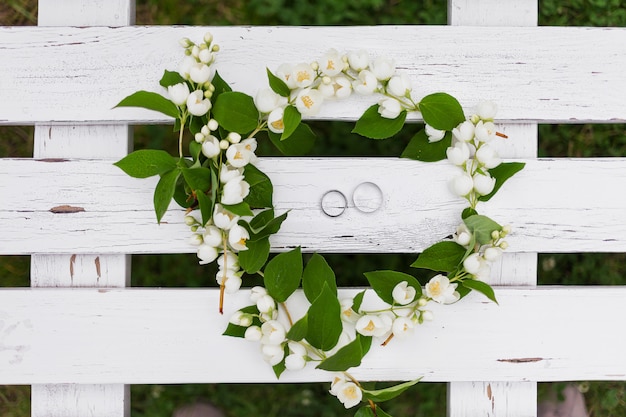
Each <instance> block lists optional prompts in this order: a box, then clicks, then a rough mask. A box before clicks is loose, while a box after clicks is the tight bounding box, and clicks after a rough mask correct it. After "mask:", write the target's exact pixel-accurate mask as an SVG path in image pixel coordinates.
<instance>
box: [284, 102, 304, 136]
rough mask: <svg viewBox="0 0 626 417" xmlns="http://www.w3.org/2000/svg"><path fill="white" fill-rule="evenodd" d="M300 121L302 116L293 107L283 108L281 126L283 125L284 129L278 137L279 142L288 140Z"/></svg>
mask: <svg viewBox="0 0 626 417" xmlns="http://www.w3.org/2000/svg"><path fill="white" fill-rule="evenodd" d="M301 121H302V115H301V114H300V112H299V111H298V110H297V109H296V108H295V107H294V106H287V107H285V112H284V113H283V124H284V125H285V129H284V130H283V133H282V135H280V140H281V141H284V140H285V139H287V138H289V137H290V136H291V135H292V134H293V133H294V132H295V131H296V129H297V128H298V126H299V125H300V122H301Z"/></svg>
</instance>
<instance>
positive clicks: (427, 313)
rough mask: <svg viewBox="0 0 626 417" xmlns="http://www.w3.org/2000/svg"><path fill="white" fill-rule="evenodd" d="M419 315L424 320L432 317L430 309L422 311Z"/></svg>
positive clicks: (429, 319)
mask: <svg viewBox="0 0 626 417" xmlns="http://www.w3.org/2000/svg"><path fill="white" fill-rule="evenodd" d="M420 317H421V318H422V320H424V321H433V319H434V316H433V312H432V311H430V310H424V311H422V314H421V315H420Z"/></svg>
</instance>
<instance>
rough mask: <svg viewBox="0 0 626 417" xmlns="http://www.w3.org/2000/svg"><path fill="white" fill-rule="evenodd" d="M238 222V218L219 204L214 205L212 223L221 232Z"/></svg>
mask: <svg viewBox="0 0 626 417" xmlns="http://www.w3.org/2000/svg"><path fill="white" fill-rule="evenodd" d="M238 221H239V216H236V215H235V214H233V213H231V212H230V211H228V210H226V209H225V208H224V207H223V206H222V205H221V204H219V203H217V204H216V205H215V210H213V223H214V224H215V226H217V227H219V228H220V229H223V230H229V229H230V228H231V227H233V226H234V225H236V224H237V222H238Z"/></svg>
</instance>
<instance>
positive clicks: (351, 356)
mask: <svg viewBox="0 0 626 417" xmlns="http://www.w3.org/2000/svg"><path fill="white" fill-rule="evenodd" d="M363 339H365V340H367V342H365V341H364V340H363ZM371 341H372V337H371V336H363V335H360V334H357V337H356V339H354V340H353V341H352V342H350V343H348V344H347V345H345V346H343V347H342V348H341V349H339V350H338V351H337V353H335V354H334V355H333V356H330V357H328V358H326V359H324V360H323V361H322V362H320V364H319V365H317V366H316V368H319V369H323V370H325V371H331V372H341V371H346V370H348V369H349V368H353V367H356V366H359V365H361V360H362V359H363V356H365V354H366V353H367V351H363V347H364V343H365V345H366V346H367V349H369V345H368V343H369V344H371Z"/></svg>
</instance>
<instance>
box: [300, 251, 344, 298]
mask: <svg viewBox="0 0 626 417" xmlns="http://www.w3.org/2000/svg"><path fill="white" fill-rule="evenodd" d="M325 283H326V284H327V285H328V288H330V289H331V291H333V292H334V293H335V294H337V282H336V281H335V272H333V270H332V268H331V267H330V266H328V263H327V262H326V259H324V257H323V256H322V255H319V254H317V253H315V254H313V256H312V257H311V259H310V260H309V262H308V263H307V264H306V267H305V268H304V272H303V274H302V289H303V290H304V295H305V296H306V298H307V300H309V302H311V303H312V302H313V301H314V300H315V299H316V298H317V297H318V296H319V295H320V293H321V291H322V288H323V287H324V284H325Z"/></svg>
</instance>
